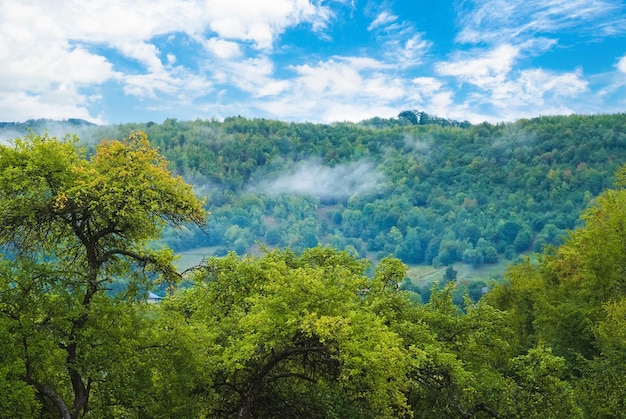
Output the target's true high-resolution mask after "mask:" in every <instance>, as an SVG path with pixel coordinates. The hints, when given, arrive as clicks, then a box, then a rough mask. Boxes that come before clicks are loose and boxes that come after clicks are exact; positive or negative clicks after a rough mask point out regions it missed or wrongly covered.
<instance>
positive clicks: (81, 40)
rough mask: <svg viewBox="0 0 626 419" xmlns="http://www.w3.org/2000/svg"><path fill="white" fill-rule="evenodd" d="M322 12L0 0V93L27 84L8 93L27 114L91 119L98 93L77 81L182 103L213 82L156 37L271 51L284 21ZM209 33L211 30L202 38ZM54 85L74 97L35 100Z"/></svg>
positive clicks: (225, 49) (252, 3) (274, 84)
mask: <svg viewBox="0 0 626 419" xmlns="http://www.w3.org/2000/svg"><path fill="white" fill-rule="evenodd" d="M331 18H332V13H331V11H330V9H329V8H328V7H326V6H322V5H321V4H317V3H315V4H314V3H310V2H309V1H307V0H273V1H272V2H260V1H257V0H228V1H224V0H160V1H152V0H115V1H113V0H102V1H99V2H83V1H67V2H62V1H49V2H48V1H46V2H41V1H38V0H4V1H2V2H0V27H2V28H3V30H2V31H1V32H0V58H1V59H2V62H3V65H2V66H0V96H4V97H6V96H7V95H8V94H9V93H11V92H14V93H15V92H28V93H21V94H20V95H19V96H17V97H20V98H21V99H22V100H23V103H24V104H29V107H30V109H31V112H30V114H29V117H38V116H40V115H43V114H45V115H56V114H58V111H59V110H60V109H64V110H65V112H71V113H70V114H64V116H65V117H83V118H86V119H90V120H94V119H95V118H97V117H94V116H91V115H90V112H89V107H90V105H92V104H93V103H92V101H93V100H94V99H95V98H98V95H94V94H93V92H89V93H88V92H87V90H88V89H87V90H86V88H89V87H91V88H95V87H97V86H99V85H101V84H102V83H105V82H107V81H114V82H117V83H121V84H122V86H123V90H124V92H125V93H127V94H131V95H134V96H138V97H142V98H147V99H156V98H158V97H159V95H161V94H166V95H169V96H170V100H172V101H173V102H176V101H183V102H184V101H189V100H191V99H193V97H196V96H200V95H202V94H204V93H206V92H207V91H208V90H210V89H211V88H212V85H213V83H212V82H211V81H209V80H208V79H206V76H204V75H203V74H202V73H196V74H194V73H192V70H190V69H187V68H185V67H183V66H182V64H177V63H178V62H179V60H177V59H176V57H175V55H173V54H171V53H162V51H160V50H159V47H158V46H157V45H156V44H155V43H154V38H155V37H157V36H160V35H167V34H171V33H177V32H178V33H184V34H187V36H188V37H189V39H191V40H194V41H195V42H199V43H200V44H202V45H204V46H205V48H206V49H207V50H209V51H210V52H212V53H213V54H214V56H215V57H216V58H217V59H220V60H232V59H237V58H239V57H241V54H242V53H241V49H240V46H239V44H238V43H237V42H249V43H251V45H252V46H254V47H255V48H257V49H259V50H271V49H272V47H273V45H274V42H275V41H276V39H277V37H278V36H279V35H280V34H281V33H283V32H284V31H285V30H286V28H288V27H291V26H295V25H298V24H301V23H307V24H309V25H311V27H312V28H313V29H314V30H316V31H320V30H323V29H324V28H325V26H326V24H327V22H328V21H329V19H331ZM211 31H213V32H214V33H215V34H217V35H218V36H217V37H215V36H210V37H209V39H208V40H207V41H206V42H205V41H204V38H205V36H206V34H207V32H211ZM100 47H104V48H106V49H110V50H115V51H117V52H119V53H120V54H122V55H123V56H125V57H126V58H128V59H130V60H131V62H132V61H134V62H136V63H138V64H140V65H141V66H143V68H139V67H138V68H134V69H133V70H132V73H123V71H125V70H122V69H117V68H116V67H115V63H113V62H110V61H109V60H108V59H107V58H106V57H105V55H104V54H103V53H99V52H97V51H99V50H100ZM107 56H108V55H107ZM162 60H164V62H163V61H162ZM252 79H253V77H249V78H248V79H245V80H243V81H242V82H241V84H242V85H246V86H248V87H247V88H249V89H253V90H254V89H256V91H257V94H259V95H267V94H275V93H277V92H279V91H281V90H282V89H283V88H284V83H282V82H279V81H271V80H269V79H268V78H267V75H265V78H261V79H260V80H257V81H256V82H255V81H253V80H252ZM266 81H269V83H267V84H265V85H264V86H263V87H261V84H262V83H263V82H266ZM59 86H62V87H63V89H65V91H68V92H71V94H69V95H68V96H67V98H68V100H69V99H73V100H74V102H73V106H60V107H58V108H57V109H52V108H50V109H49V107H52V106H57V105H55V104H53V101H44V100H43V98H44V97H46V96H47V95H54V94H55V92H58V89H59ZM244 88H245V86H244ZM18 109H22V111H18ZM6 110H7V112H6V113H4V116H3V118H7V119H16V120H17V119H19V118H21V117H22V116H23V115H24V114H25V113H26V108H25V106H20V105H17V106H15V107H13V108H10V109H6Z"/></svg>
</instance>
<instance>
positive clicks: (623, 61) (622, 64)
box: [616, 55, 626, 73]
mask: <svg viewBox="0 0 626 419" xmlns="http://www.w3.org/2000/svg"><path fill="white" fill-rule="evenodd" d="M616 67H617V69H618V70H619V71H621V72H622V73H626V55H624V56H623V57H622V58H620V60H619V61H618V62H617V66H616Z"/></svg>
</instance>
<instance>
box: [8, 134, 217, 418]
mask: <svg viewBox="0 0 626 419" xmlns="http://www.w3.org/2000/svg"><path fill="white" fill-rule="evenodd" d="M77 141H78V140H77V138H72V137H67V138H65V139H64V140H62V141H59V140H57V139H56V138H54V137H48V136H47V135H44V136H36V135H34V134H32V135H29V136H27V137H25V138H24V139H16V140H14V141H13V142H12V144H10V145H3V146H0V225H2V229H0V243H1V244H2V245H4V247H5V249H6V251H7V256H6V258H5V265H4V268H3V270H2V272H1V275H0V285H1V288H0V291H1V293H0V297H1V300H0V314H1V320H0V324H2V327H3V329H4V330H10V333H9V334H8V338H9V339H10V340H9V341H7V344H8V345H10V346H12V347H13V348H14V350H13V351H10V352H9V354H8V355H7V356H8V357H9V358H8V361H9V362H8V363H7V366H8V368H11V369H13V372H12V375H11V376H12V377H17V378H18V379H19V380H21V381H22V382H23V383H25V384H26V385H28V386H30V387H29V388H30V390H29V391H31V392H32V390H33V389H34V390H35V393H36V396H37V401H38V402H39V403H40V404H41V405H42V406H43V410H44V411H46V412H48V411H51V410H52V411H54V410H56V412H57V414H59V415H60V416H62V417H68V418H69V417H71V418H76V417H78V416H80V415H84V414H86V413H87V412H88V409H89V406H90V404H89V398H90V396H91V394H92V393H94V392H99V391H104V392H106V391H110V390H109V389H108V388H107V383H108V382H110V381H111V380H112V378H113V377H109V374H111V372H112V369H113V368H114V366H115V364H114V363H115V362H116V361H119V360H121V359H123V358H124V351H126V350H128V349H129V348H132V346H133V345H132V344H129V345H124V344H122V346H119V345H120V343H122V342H124V341H125V340H126V339H129V341H130V342H132V338H131V336H130V335H131V334H132V333H134V329H133V327H132V322H134V321H138V320H136V319H133V316H134V311H133V309H132V307H129V306H128V305H129V304H131V305H132V302H133V301H134V300H135V299H137V298H141V295H138V293H137V292H138V291H139V290H141V289H145V288H146V287H147V286H148V282H149V281H151V280H153V279H155V278H156V277H155V275H161V276H162V277H161V278H162V279H163V280H164V281H166V282H176V281H177V278H178V274H177V273H176V272H175V270H174V267H173V265H172V257H173V254H172V252H171V251H169V250H167V249H163V250H153V249H151V248H150V247H149V246H148V240H151V239H155V238H157V237H158V235H159V234H160V231H161V230H162V228H163V226H164V225H165V224H166V223H167V224H170V225H180V224H182V223H184V222H196V223H202V222H203V220H204V216H205V212H204V210H203V209H202V203H201V202H199V201H198V200H197V199H196V198H195V197H194V195H193V194H192V192H191V188H190V187H189V186H188V185H187V184H185V183H184V182H183V181H182V180H181V179H180V178H173V177H171V176H170V173H169V170H168V169H167V163H166V161H165V160H164V159H163V158H162V157H161V156H160V155H159V154H158V153H157V152H156V150H154V149H153V148H152V147H151V146H150V143H149V142H148V139H147V137H146V136H145V134H142V133H133V134H131V135H130V136H129V138H128V140H126V141H124V142H120V141H107V142H103V143H101V144H99V145H98V147H97V150H96V152H95V154H94V155H92V156H88V155H87V154H86V152H85V151H84V150H81V149H80V148H78V146H77ZM116 278H124V279H125V280H127V281H129V285H128V288H127V290H126V292H125V294H124V295H120V298H118V299H110V298H108V297H107V296H106V294H105V291H106V289H107V287H108V286H109V285H110V284H112V282H113V281H114V280H115V279H116ZM15 389H16V391H20V392H26V393H27V391H26V389H23V388H22V387H20V386H15ZM28 400H29V399H28V398H27V399H25V400H24V403H25V404H27V403H30V405H31V406H35V401H33V402H32V403H31V402H29V401H28ZM30 400H32V398H31V399H30Z"/></svg>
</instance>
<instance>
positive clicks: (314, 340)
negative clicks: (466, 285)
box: [162, 247, 407, 418]
mask: <svg viewBox="0 0 626 419" xmlns="http://www.w3.org/2000/svg"><path fill="white" fill-rule="evenodd" d="M400 267H401V264H399V262H397V261H394V260H391V259H389V260H386V262H385V265H384V266H383V267H382V268H381V269H380V270H379V271H378V272H379V274H378V276H380V278H378V279H368V278H367V277H366V276H364V272H365V269H366V268H367V262H365V261H363V260H357V259H354V258H353V257H351V256H349V255H348V254H347V253H345V252H338V251H336V250H332V249H328V248H322V247H316V248H312V249H306V250H304V252H303V254H302V256H300V257H298V256H296V255H295V254H294V253H292V252H290V251H280V250H274V251H270V252H268V253H266V254H265V255H263V256H262V257H260V258H250V257H247V258H244V259H241V258H239V257H238V256H236V255H235V254H233V253H231V254H230V255H229V256H227V257H225V258H220V259H210V260H209V261H208V262H207V264H206V266H204V267H203V268H201V269H200V270H199V271H198V272H197V275H196V286H195V287H193V288H191V289H189V290H186V291H184V292H181V293H180V294H178V295H176V296H175V297H174V298H171V299H169V300H168V301H167V302H165V303H164V304H163V305H162V308H163V309H164V310H165V312H164V313H165V317H178V318H181V320H183V321H180V322H178V326H177V327H176V328H175V329H173V331H172V333H175V334H178V333H179V330H180V329H187V330H189V329H191V330H200V329H202V330H204V331H205V333H204V334H203V335H202V339H203V341H204V346H203V347H202V348H198V349H199V351H198V352H199V353H204V354H208V357H209V359H211V360H213V362H212V363H210V364H207V365H206V367H205V368H206V369H207V370H209V371H210V377H211V378H210V380H208V381H207V382H206V383H205V385H204V387H203V388H204V390H203V392H202V394H203V395H204V397H205V404H204V406H205V409H206V410H205V411H203V412H202V413H201V415H202V414H205V415H207V416H209V417H230V416H238V417H244V418H245V417H314V418H322V417H354V418H356V417H359V418H361V417H372V418H373V417H397V416H398V415H402V414H403V413H404V412H406V410H407V406H406V400H405V396H404V394H405V390H406V386H407V381H406V380H405V378H404V374H405V366H406V364H407V357H406V353H405V351H404V349H403V346H402V344H401V339H400V337H399V336H398V335H397V333H395V332H394V331H393V330H391V329H390V328H389V326H387V325H386V324H385V318H384V317H382V316H380V315H378V314H377V313H376V311H375V310H374V309H373V308H372V306H371V305H370V304H369V301H370V298H373V297H371V296H370V294H375V295H381V293H383V291H384V290H385V289H387V287H388V286H391V287H393V288H394V289H395V288H397V283H398V282H399V281H401V279H402V277H403V271H402V270H401V272H396V270H397V269H400ZM187 333H188V334H189V332H187Z"/></svg>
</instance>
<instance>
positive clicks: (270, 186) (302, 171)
mask: <svg viewBox="0 0 626 419" xmlns="http://www.w3.org/2000/svg"><path fill="white" fill-rule="evenodd" d="M383 180H384V178H383V176H382V175H381V174H380V173H379V172H378V171H376V168H375V167H374V165H373V164H371V163H368V162H353V163H348V164H344V165H338V166H334V167H328V166H324V165H323V164H321V163H320V162H318V161H303V162H300V163H298V164H297V165H295V166H294V167H293V168H292V169H291V170H289V171H287V172H286V173H284V174H282V175H280V176H278V177H277V178H276V179H273V180H267V181H263V182H260V183H259V184H258V185H256V186H255V187H254V189H255V190H258V191H261V192H263V193H266V194H273V195H277V194H283V193H284V194H300V195H312V196H316V197H319V198H320V199H322V200H341V199H347V198H349V197H351V196H352V195H354V194H363V193H367V192H371V191H374V190H376V189H377V188H380V187H382V185H383Z"/></svg>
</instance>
